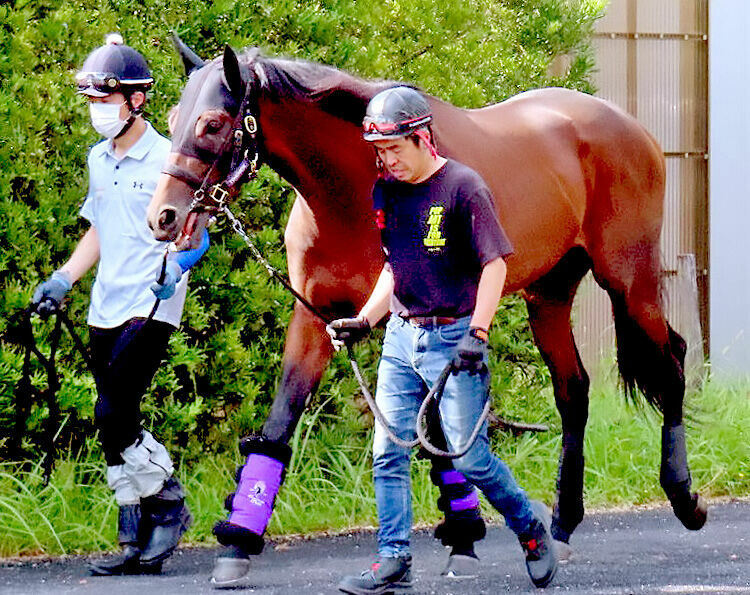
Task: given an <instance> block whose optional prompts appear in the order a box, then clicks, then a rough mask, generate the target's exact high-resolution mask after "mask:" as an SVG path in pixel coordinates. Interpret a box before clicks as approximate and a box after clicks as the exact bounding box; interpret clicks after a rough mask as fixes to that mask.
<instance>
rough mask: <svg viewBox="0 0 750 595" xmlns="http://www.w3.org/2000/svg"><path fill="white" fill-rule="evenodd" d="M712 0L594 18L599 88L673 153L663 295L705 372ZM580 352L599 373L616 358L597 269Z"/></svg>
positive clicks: (581, 322)
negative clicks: (596, 21)
mask: <svg viewBox="0 0 750 595" xmlns="http://www.w3.org/2000/svg"><path fill="white" fill-rule="evenodd" d="M707 31H708V0H610V3H609V6H608V7H607V9H606V14H605V16H604V17H603V18H601V19H600V20H599V21H598V23H597V26H596V33H595V35H594V49H595V52H596V63H597V72H596V74H595V76H594V84H595V86H596V87H597V89H598V91H597V95H598V96H600V97H602V98H604V99H607V100H610V101H612V102H614V103H616V104H617V105H619V106H620V107H622V108H623V109H625V110H627V111H628V112H630V113H631V114H633V115H634V116H635V117H636V118H638V120H639V121H640V122H641V123H642V124H644V125H645V126H646V128H648V130H649V131H650V132H651V133H652V134H653V135H654V136H655V137H656V138H657V140H658V141H659V143H660V144H661V146H662V149H663V150H664V154H665V156H666V161H667V187H666V203H665V222H664V227H663V230H662V253H663V257H662V258H663V267H664V271H663V274H664V289H665V292H664V293H665V304H666V306H667V315H668V317H669V320H670V323H671V324H672V326H673V327H674V328H675V330H677V331H678V332H679V333H680V334H682V335H683V337H685V339H686V340H687V341H688V362H687V365H686V368H688V371H689V375H690V376H691V378H692V379H695V377H696V376H699V375H700V373H701V371H702V367H703V361H704V353H705V350H706V347H705V346H706V345H708V342H707V340H706V339H707V337H706V336H705V333H704V335H703V336H702V333H701V328H702V329H704V331H707V329H708V328H709V326H708V308H709V304H708V280H709V277H708V262H709V261H708V184H707V181H708V125H707V124H708V99H707V97H708V35H707ZM573 316H574V333H575V335H576V339H577V341H578V344H579V349H580V351H581V357H582V358H583V360H584V362H585V364H586V366H587V368H588V369H589V371H590V372H592V376H596V375H597V374H600V373H601V372H605V371H606V372H610V371H611V370H612V369H613V368H612V366H611V365H602V364H603V363H604V364H607V363H609V364H611V363H612V362H613V361H614V323H613V321H612V313H611V304H610V302H609V299H608V298H607V296H606V294H605V293H604V292H603V291H602V290H601V289H599V288H598V286H596V284H595V283H594V281H593V279H592V277H591V276H590V275H589V276H587V278H586V279H585V280H584V282H583V283H582V285H581V290H580V291H579V294H578V296H577V298H576V303H575V307H574V315H573Z"/></svg>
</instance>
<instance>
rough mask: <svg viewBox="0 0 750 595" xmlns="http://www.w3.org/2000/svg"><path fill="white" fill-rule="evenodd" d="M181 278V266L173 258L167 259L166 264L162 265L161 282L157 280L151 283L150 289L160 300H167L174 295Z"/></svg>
mask: <svg viewBox="0 0 750 595" xmlns="http://www.w3.org/2000/svg"><path fill="white" fill-rule="evenodd" d="M180 279H182V268H181V267H180V264H179V263H178V262H176V261H174V260H168V261H167V266H166V267H164V279H162V280H161V283H160V282H159V281H158V280H157V281H154V282H153V283H152V284H151V291H153V292H154V295H155V296H156V297H157V298H159V299H160V300H168V299H169V298H171V297H172V296H173V295H174V290H175V287H176V286H177V284H178V283H179V282H180Z"/></svg>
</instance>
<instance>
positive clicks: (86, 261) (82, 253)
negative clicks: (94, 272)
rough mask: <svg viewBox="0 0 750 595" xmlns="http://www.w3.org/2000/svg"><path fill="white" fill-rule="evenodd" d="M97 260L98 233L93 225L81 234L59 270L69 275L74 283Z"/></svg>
mask: <svg viewBox="0 0 750 595" xmlns="http://www.w3.org/2000/svg"><path fill="white" fill-rule="evenodd" d="M98 260H99V235H98V234H97V233H96V229H95V228H94V227H90V228H89V230H88V231H87V232H86V233H85V234H83V237H82V238H81V239H80V241H79V242H78V245H77V246H76V248H75V250H73V254H71V255H70V258H69V259H68V261H67V262H66V263H65V264H64V265H62V266H61V267H60V269H59V270H60V271H61V272H63V273H66V274H67V275H68V276H69V277H70V282H71V283H75V282H76V281H78V279H80V278H81V277H83V276H84V275H85V274H86V271H88V270H89V269H90V268H91V267H92V266H94V264H95V263H96V261H98Z"/></svg>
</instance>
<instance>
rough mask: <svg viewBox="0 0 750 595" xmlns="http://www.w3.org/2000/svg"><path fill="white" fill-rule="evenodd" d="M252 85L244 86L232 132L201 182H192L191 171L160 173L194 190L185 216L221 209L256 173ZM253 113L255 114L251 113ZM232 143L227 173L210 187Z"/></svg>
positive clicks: (174, 169) (257, 152) (257, 155)
mask: <svg viewBox="0 0 750 595" xmlns="http://www.w3.org/2000/svg"><path fill="white" fill-rule="evenodd" d="M251 89H252V85H251V84H250V83H247V85H246V87H245V95H244V97H243V98H242V103H241V104H240V107H239V110H238V111H237V115H236V116H235V118H234V121H233V122H232V133H231V134H230V135H228V136H227V138H226V139H225V140H224V143H223V144H222V145H221V149H220V150H219V153H218V155H217V157H216V158H215V159H214V161H213V163H211V165H210V166H209V168H208V169H207V170H206V173H205V174H204V175H203V179H202V180H200V181H197V180H196V177H195V176H193V175H192V174H191V172H188V171H185V170H184V169H182V168H178V167H175V166H172V165H169V164H168V165H167V166H166V167H165V168H164V169H163V170H162V173H164V174H166V175H168V176H172V177H173V178H176V179H178V180H180V181H182V182H184V183H185V184H187V185H188V186H190V187H191V188H193V189H194V192H193V200H192V202H191V203H190V206H189V208H188V213H190V212H192V211H195V210H198V209H202V210H208V211H220V210H222V209H223V208H224V207H225V206H226V204H227V202H228V200H229V199H230V198H232V197H233V196H234V195H236V194H237V192H238V190H239V186H240V184H241V183H244V182H247V181H249V180H252V179H253V178H254V177H255V176H256V175H257V173H258V167H259V164H260V142H259V139H260V135H259V134H258V131H259V127H258V117H257V115H256V114H257V112H258V110H257V106H255V107H256V109H255V110H253V106H252V105H251V104H252V102H251ZM253 112H255V113H253ZM230 144H232V145H233V148H232V159H231V161H230V165H229V174H228V175H227V176H226V178H224V180H223V181H221V182H218V183H216V184H213V185H211V183H210V181H209V180H210V178H211V176H212V174H213V173H214V171H216V169H217V167H218V163H219V161H220V160H221V159H222V157H223V156H224V154H225V153H226V151H227V149H228V148H229V145H230Z"/></svg>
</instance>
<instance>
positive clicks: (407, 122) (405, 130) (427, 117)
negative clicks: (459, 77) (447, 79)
mask: <svg viewBox="0 0 750 595" xmlns="http://www.w3.org/2000/svg"><path fill="white" fill-rule="evenodd" d="M430 122H432V113H431V112H430V106H429V105H428V103H427V100H426V99H425V98H424V97H423V96H422V94H421V93H420V92H419V91H416V90H415V89H412V88H411V87H403V86H402V87H392V88H390V89H386V90H385V91H381V92H380V93H378V94H377V95H375V96H374V97H373V98H372V99H371V100H370V103H368V104H367V112H366V113H365V119H364V120H363V122H362V126H363V127H364V134H363V136H364V139H365V140H366V141H376V140H384V139H390V138H398V137H401V136H408V135H409V134H412V133H413V132H414V131H415V130H417V129H419V128H423V127H425V126H428V125H429V124H430Z"/></svg>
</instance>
